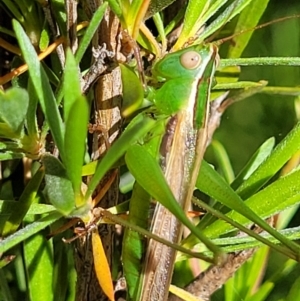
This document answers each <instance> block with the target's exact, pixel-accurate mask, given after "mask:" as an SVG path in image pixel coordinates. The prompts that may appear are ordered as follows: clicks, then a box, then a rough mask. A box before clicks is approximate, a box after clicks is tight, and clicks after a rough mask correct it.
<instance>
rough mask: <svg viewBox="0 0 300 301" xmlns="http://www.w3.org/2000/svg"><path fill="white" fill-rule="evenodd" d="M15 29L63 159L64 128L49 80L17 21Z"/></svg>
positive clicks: (14, 21)
mask: <svg viewBox="0 0 300 301" xmlns="http://www.w3.org/2000/svg"><path fill="white" fill-rule="evenodd" d="M13 28H14V30H15V32H16V36H17V39H18V42H19V45H20V48H21V51H22V54H23V56H24V59H25V61H26V63H27V65H28V70H29V75H30V78H31V80H32V84H33V86H34V89H35V92H36V95H37V96H38V98H39V101H40V104H41V107H42V110H43V112H44V114H45V116H46V119H47V121H48V123H49V125H50V128H51V131H52V135H53V138H54V141H55V143H56V145H57V147H58V149H59V151H60V156H61V157H62V158H63V157H64V148H63V145H64V143H63V135H64V127H63V123H62V120H61V117H60V114H59V111H58V107H57V104H56V101H55V98H54V95H53V91H52V89H51V86H50V83H49V80H48V78H47V76H46V74H45V71H44V69H43V68H42V66H41V64H40V62H39V60H38V57H37V54H36V52H35V49H34V48H33V46H32V45H31V43H30V41H29V39H28V37H27V35H26V33H25V32H24V30H23V28H22V27H21V25H20V24H19V23H18V22H17V21H16V20H13Z"/></svg>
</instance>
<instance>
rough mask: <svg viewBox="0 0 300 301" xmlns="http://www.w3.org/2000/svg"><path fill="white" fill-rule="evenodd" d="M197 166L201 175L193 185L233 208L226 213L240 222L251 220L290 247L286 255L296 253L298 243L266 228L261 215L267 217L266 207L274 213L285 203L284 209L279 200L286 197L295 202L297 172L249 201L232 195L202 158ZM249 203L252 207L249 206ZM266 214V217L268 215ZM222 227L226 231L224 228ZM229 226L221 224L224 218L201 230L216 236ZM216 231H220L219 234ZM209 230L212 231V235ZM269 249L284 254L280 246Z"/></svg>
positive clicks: (297, 196)
mask: <svg viewBox="0 0 300 301" xmlns="http://www.w3.org/2000/svg"><path fill="white" fill-rule="evenodd" d="M201 168H202V169H203V174H202V177H198V179H197V183H196V186H197V188H199V189H200V190H201V191H203V192H205V193H206V194H208V195H209V196H210V197H212V198H214V199H216V200H218V201H219V202H221V203H222V204H224V205H225V206H227V207H228V208H230V209H232V210H233V211H231V212H230V213H228V214H227V215H228V217H230V218H231V219H233V220H234V221H236V222H239V223H241V224H244V225H245V224H248V223H249V222H247V221H248V220H251V221H252V222H254V223H255V224H257V225H258V226H260V227H261V228H262V229H264V230H266V231H267V232H269V233H270V234H271V235H273V236H274V237H276V238H277V239H278V240H279V241H281V242H282V243H283V244H285V245H286V246H287V247H288V248H290V249H291V250H292V251H293V252H294V255H293V254H289V256H292V257H294V256H295V255H296V254H298V252H299V246H298V245H296V244H295V243H293V242H291V241H290V240H288V239H286V237H285V236H283V235H281V234H280V233H279V232H277V231H276V230H274V228H272V227H270V226H269V225H268V224H267V223H266V222H265V221H264V220H263V218H266V217H267V216H266V213H267V212H268V210H267V208H269V210H270V209H272V215H273V214H275V213H276V212H274V207H276V209H277V210H282V206H285V208H286V206H287V204H286V203H285V204H283V201H282V200H286V202H288V201H290V202H292V204H295V202H296V201H297V200H298V198H299V191H298V188H297V180H296V179H297V177H299V174H298V173H299V171H296V172H294V173H292V174H290V175H288V176H286V177H283V178H280V179H279V180H278V181H276V182H274V183H273V184H271V185H269V186H268V187H266V188H265V189H264V190H262V191H260V192H259V193H257V194H256V195H254V196H252V197H251V198H250V199H249V200H247V201H245V202H243V200H242V199H241V198H240V197H239V196H238V194H236V192H234V191H233V190H232V188H231V187H230V186H229V185H228V184H227V183H226V182H225V181H224V180H223V179H222V178H221V176H220V175H219V174H218V173H217V172H216V171H214V170H213V168H211V167H210V166H209V165H208V164H207V163H206V162H205V161H203V162H202V165H201ZM204 171H205V172H204ZM203 175H205V176H203ZM266 200H272V201H273V203H272V204H271V206H270V203H268V202H266ZM254 202H256V206H253V203H254ZM269 202H270V201H269ZM251 203H252V206H251V205H250V204H251ZM263 205H264V206H265V207H264V208H262V207H263ZM266 207H267V208H266ZM258 209H259V212H258ZM268 216H270V214H269V215H268ZM220 223H221V225H220ZM212 228H214V231H216V232H214V231H211V230H212ZM226 228H227V231H224V230H225V229H226ZM229 229H232V226H231V225H228V224H227V223H224V221H220V220H218V221H216V222H214V223H213V224H212V225H210V226H207V227H206V228H205V229H204V230H203V232H204V233H206V235H208V236H209V237H218V236H219V235H220V234H224V233H225V232H228V230H229ZM220 230H221V232H222V233H220ZM213 232H214V234H213V235H212V233H213ZM217 232H218V234H217ZM273 248H275V249H277V250H278V251H280V252H283V253H284V254H287V253H286V251H284V249H282V248H281V247H278V246H273Z"/></svg>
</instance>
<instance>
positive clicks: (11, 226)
mask: <svg viewBox="0 0 300 301" xmlns="http://www.w3.org/2000/svg"><path fill="white" fill-rule="evenodd" d="M43 177H44V170H42V169H40V170H38V171H37V172H36V173H35V175H34V176H33V178H32V179H31V180H30V181H29V183H28V184H27V185H26V187H25V189H24V191H23V192H22V195H21V196H20V198H19V200H18V202H17V203H15V204H14V205H15V206H14V210H13V211H12V212H11V214H10V217H9V219H8V221H7V222H6V223H5V226H4V229H3V232H2V235H3V236H7V235H8V234H11V233H13V232H15V231H16V230H17V229H18V227H19V226H20V224H21V223H22V221H23V219H24V217H25V215H26V214H27V212H28V210H29V208H30V206H31V204H32V203H33V201H34V200H35V199H36V195H37V192H38V189H39V187H40V184H41V182H42V179H43ZM3 213H4V214H5V212H3V211H1V214H3Z"/></svg>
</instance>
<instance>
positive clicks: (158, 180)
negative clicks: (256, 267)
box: [125, 145, 219, 255]
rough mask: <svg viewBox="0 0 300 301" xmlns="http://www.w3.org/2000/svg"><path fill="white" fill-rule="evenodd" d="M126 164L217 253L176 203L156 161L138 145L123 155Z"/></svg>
mask: <svg viewBox="0 0 300 301" xmlns="http://www.w3.org/2000/svg"><path fill="white" fill-rule="evenodd" d="M125 160H126V164H127V167H128V169H129V170H130V172H131V173H132V175H133V176H134V177H135V179H136V181H137V182H138V183H139V184H140V185H141V186H142V187H143V188H144V189H145V190H146V191H147V192H148V193H149V194H150V195H151V196H152V197H154V198H155V199H156V200H157V201H158V202H160V203H161V204H162V205H163V206H164V207H166V208H167V209H168V210H169V211H170V212H171V213H172V214H174V215H175V216H176V217H177V218H178V219H179V220H180V221H181V222H182V223H183V224H184V225H185V226H187V227H188V228H189V229H190V231H191V232H192V233H193V234H194V235H195V236H196V237H197V238H198V239H200V240H201V241H202V242H203V243H204V244H205V245H206V246H207V247H208V248H209V249H210V250H212V251H213V252H214V253H216V254H217V255H218V253H219V249H218V248H216V246H215V245H214V244H212V243H211V242H210V241H209V240H208V239H207V238H206V237H205V236H204V235H203V234H202V233H201V232H200V231H198V230H197V228H196V227H195V226H194V225H193V224H192V223H191V221H190V220H189V219H188V218H187V217H186V215H185V213H184V211H183V210H182V208H181V207H180V205H179V204H178V203H177V201H176V199H175V197H174V195H173V193H172V191H171V189H170V187H169V186H168V184H167V182H166V179H165V177H164V174H163V172H162V170H161V168H160V166H159V165H158V163H157V161H156V160H155V159H154V158H153V157H152V156H151V155H150V154H149V153H148V152H147V151H146V150H145V149H144V148H143V147H142V146H139V145H133V146H131V147H130V148H129V149H128V151H127V153H126V156H125Z"/></svg>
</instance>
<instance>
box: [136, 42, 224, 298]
mask: <svg viewBox="0 0 300 301" xmlns="http://www.w3.org/2000/svg"><path fill="white" fill-rule="evenodd" d="M217 61H218V53H217V47H216V46H214V45H213V44H210V45H208V46H202V45H198V46H192V47H189V48H186V49H184V50H182V51H178V52H176V53H172V54H169V55H166V56H165V58H164V59H163V60H161V61H160V62H158V63H157V64H156V65H155V66H154V69H153V74H154V75H155V76H157V77H158V76H160V77H162V78H164V79H166V80H167V81H166V82H165V83H164V84H163V86H162V87H161V88H160V89H159V90H158V91H156V94H155V97H154V100H153V101H154V103H155V106H156V107H157V109H158V110H159V112H161V113H163V114H166V115H168V116H172V117H171V118H170V119H169V122H168V124H167V130H166V132H167V134H166V135H165V137H164V138H163V140H164V141H163V143H162V148H164V149H163V150H162V152H163V154H162V155H163V156H164V157H165V158H164V161H165V162H164V166H163V169H164V171H165V177H166V180H167V182H168V184H169V186H170V188H171V190H172V192H173V194H174V196H175V198H176V200H177V202H178V203H179V205H180V206H181V207H182V208H183V209H184V211H186V210H187V208H188V206H189V204H190V200H191V198H192V193H193V189H194V186H195V181H196V178H197V175H198V172H199V168H200V164H201V160H202V157H203V153H204V150H205V146H206V143H207V122H208V114H209V106H208V103H209V93H210V90H211V85H212V77H213V74H214V71H215V68H216V65H217ZM174 70H176V73H174ZM181 228H182V226H181V223H180V222H179V221H178V220H177V219H176V218H175V217H174V216H173V215H172V214H171V213H170V212H169V211H168V210H167V209H166V208H165V207H164V206H162V205H161V204H157V206H156V209H155V213H154V217H153V223H152V226H151V232H152V233H154V234H157V235H159V236H162V237H164V238H165V239H167V240H169V241H171V242H175V243H178V242H179V240H180V238H181V233H182V229H181ZM175 254H176V252H175V251H174V250H173V249H172V248H169V247H166V246H164V245H162V244H160V243H158V242H156V241H154V240H150V241H149V244H148V248H147V253H146V257H145V262H146V263H145V266H144V272H143V275H145V276H144V278H143V279H142V283H141V285H140V286H141V288H142V290H141V292H140V296H139V299H140V300H165V299H166V297H167V294H168V292H167V291H166V290H165V287H166V286H168V285H169V284H170V281H171V276H172V271H173V269H172V265H173V262H174V260H175ZM166 262H168V265H167V266H166Z"/></svg>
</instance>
